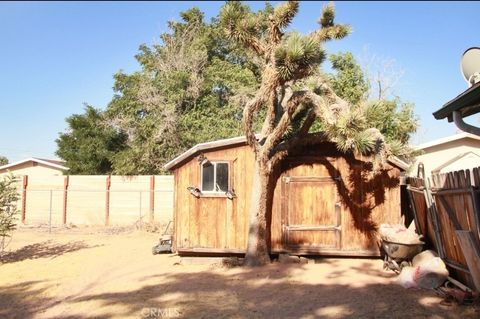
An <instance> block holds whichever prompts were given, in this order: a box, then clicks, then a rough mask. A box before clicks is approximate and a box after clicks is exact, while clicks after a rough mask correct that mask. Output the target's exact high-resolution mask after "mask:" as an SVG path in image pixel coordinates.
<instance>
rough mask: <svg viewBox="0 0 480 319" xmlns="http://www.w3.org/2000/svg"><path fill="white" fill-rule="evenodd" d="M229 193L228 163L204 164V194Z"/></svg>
mask: <svg viewBox="0 0 480 319" xmlns="http://www.w3.org/2000/svg"><path fill="white" fill-rule="evenodd" d="M226 191H228V163H222V162H207V163H205V164H202V192H226Z"/></svg>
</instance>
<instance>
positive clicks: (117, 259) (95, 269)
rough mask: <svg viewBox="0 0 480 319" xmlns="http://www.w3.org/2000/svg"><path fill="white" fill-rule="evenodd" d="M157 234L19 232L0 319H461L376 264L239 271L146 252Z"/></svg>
mask: <svg viewBox="0 0 480 319" xmlns="http://www.w3.org/2000/svg"><path fill="white" fill-rule="evenodd" d="M158 237H159V235H158V234H152V233H147V232H139V231H125V232H112V233H109V232H105V231H99V232H97V233H94V232H92V231H91V229H90V230H89V231H83V232H82V231H80V230H76V231H75V232H66V231H57V232H54V233H52V234H49V233H48V232H45V231H38V230H35V229H29V230H28V229H23V230H19V231H17V232H16V233H15V234H14V238H13V241H12V243H11V245H10V249H11V250H12V252H11V253H10V254H8V255H7V257H6V259H5V260H4V263H3V264H0V318H21V319H28V318H63V319H74V318H147V317H151V318H162V317H163V318H165V317H179V318H343V317H352V318H358V317H375V318H400V317H401V318H413V317H416V318H419V317H420V318H466V317H472V318H476V317H479V313H478V312H477V311H476V309H475V308H474V307H467V306H458V305H455V304H453V305H450V306H445V305H441V304H440V302H441V301H442V299H441V298H439V297H437V296H436V295H435V293H434V292H433V291H426V290H405V289H403V288H402V287H400V286H397V285H395V284H394V281H395V275H394V274H393V273H392V272H387V271H383V270H382V262H381V261H380V260H371V259H321V260H319V262H318V263H316V264H289V265H283V264H272V265H268V266H266V267H263V268H257V269H248V268H239V267H233V268H229V267H221V266H215V267H212V266H211V265H186V264H181V263H179V261H180V258H179V257H178V256H172V255H156V256H153V255H152V254H151V247H152V246H153V245H154V244H156V243H157V242H158Z"/></svg>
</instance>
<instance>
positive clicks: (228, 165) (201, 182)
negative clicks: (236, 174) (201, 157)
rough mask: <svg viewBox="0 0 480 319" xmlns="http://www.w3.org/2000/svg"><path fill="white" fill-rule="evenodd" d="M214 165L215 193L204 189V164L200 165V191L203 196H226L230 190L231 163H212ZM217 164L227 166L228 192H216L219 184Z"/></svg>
mask: <svg viewBox="0 0 480 319" xmlns="http://www.w3.org/2000/svg"><path fill="white" fill-rule="evenodd" d="M210 163H211V164H212V165H213V191H206V190H204V189H203V164H202V165H200V166H201V167H200V190H201V192H202V193H203V194H225V192H227V191H228V190H229V189H230V162H229V161H210ZM217 164H227V167H228V175H227V183H228V185H227V190H225V191H222V190H219V191H218V190H215V189H216V184H217Z"/></svg>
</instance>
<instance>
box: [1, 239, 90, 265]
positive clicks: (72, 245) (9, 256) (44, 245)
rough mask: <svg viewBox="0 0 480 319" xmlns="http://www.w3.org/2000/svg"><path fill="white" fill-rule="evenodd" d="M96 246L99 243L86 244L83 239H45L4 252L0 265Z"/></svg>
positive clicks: (50, 256)
mask: <svg viewBox="0 0 480 319" xmlns="http://www.w3.org/2000/svg"><path fill="white" fill-rule="evenodd" d="M97 246H99V245H94V246H91V245H87V244H85V242H83V241H72V242H68V243H66V244H58V243H54V242H53V241H51V240H47V241H44V242H40V243H35V244H31V245H27V246H24V247H22V248H20V249H17V250H15V251H12V252H9V253H6V254H4V255H3V256H2V257H0V265H1V264H7V263H14V262H18V261H22V260H26V259H38V258H56V257H58V256H61V255H63V254H66V253H70V252H74V251H78V250H81V249H85V248H93V247H97Z"/></svg>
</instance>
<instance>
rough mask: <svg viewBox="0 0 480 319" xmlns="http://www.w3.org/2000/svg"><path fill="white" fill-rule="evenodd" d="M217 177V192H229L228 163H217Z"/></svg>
mask: <svg viewBox="0 0 480 319" xmlns="http://www.w3.org/2000/svg"><path fill="white" fill-rule="evenodd" d="M216 165H217V176H216V184H215V190H216V191H218V192H226V191H228V163H217V164H216Z"/></svg>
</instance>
